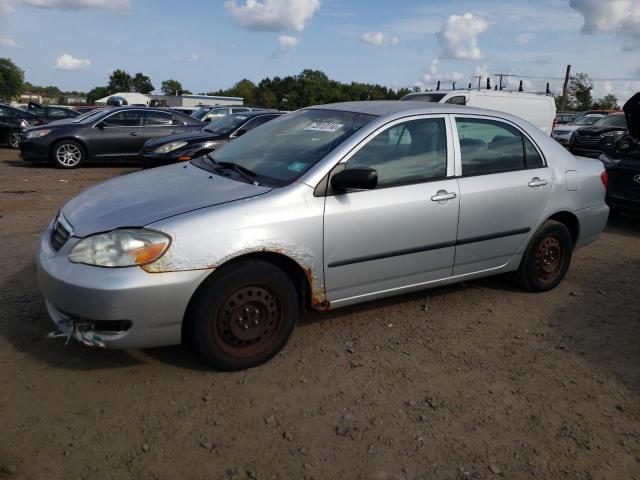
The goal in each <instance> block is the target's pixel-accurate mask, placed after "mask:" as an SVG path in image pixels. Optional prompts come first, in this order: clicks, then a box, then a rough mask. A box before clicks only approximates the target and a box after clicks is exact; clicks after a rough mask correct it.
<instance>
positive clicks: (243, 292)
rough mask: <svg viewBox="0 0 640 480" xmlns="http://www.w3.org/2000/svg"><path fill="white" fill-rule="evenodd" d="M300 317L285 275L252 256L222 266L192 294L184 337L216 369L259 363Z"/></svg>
mask: <svg viewBox="0 0 640 480" xmlns="http://www.w3.org/2000/svg"><path fill="white" fill-rule="evenodd" d="M299 316H300V300H299V298H298V292H297V290H296V287H295V285H294V284H293V282H292V281H291V279H290V278H289V276H288V275H287V274H286V273H284V272H283V271H282V270H280V269H279V268H277V267H276V266H275V265H272V264H271V263H268V262H264V261H260V260H253V261H241V262H238V263H236V264H232V265H229V266H227V267H222V269H221V270H220V271H219V272H216V273H215V274H214V275H213V276H212V277H210V278H209V279H208V280H207V281H206V283H205V284H204V285H203V288H201V290H200V291H199V292H198V293H197V296H196V298H195V299H194V305H193V308H192V309H191V315H190V318H187V322H188V325H187V329H186V334H187V335H189V336H190V338H188V339H187V340H188V341H189V343H190V344H191V345H193V346H194V347H195V349H196V351H197V352H198V353H199V354H200V356H201V357H202V358H203V359H204V360H206V361H207V362H208V363H209V364H210V365H212V366H213V367H214V368H216V369H218V370H226V371H235V370H243V369H246V368H252V367H256V366H258V365H261V364H263V363H265V362H266V361H268V360H269V359H271V358H272V357H273V356H275V355H276V354H277V353H278V352H279V351H280V350H282V348H283V347H284V346H285V344H286V343H287V341H288V339H289V337H290V336H291V333H292V332H293V328H294V326H295V324H296V322H297V321H298V318H299Z"/></svg>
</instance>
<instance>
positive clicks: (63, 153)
mask: <svg viewBox="0 0 640 480" xmlns="http://www.w3.org/2000/svg"><path fill="white" fill-rule="evenodd" d="M86 157H87V153H86V152H85V150H84V147H83V146H82V145H81V144H79V143H78V142H75V141H73V140H62V141H60V142H58V143H56V144H55V145H54V147H53V150H52V151H51V161H52V162H53V163H54V164H55V166H56V167H58V168H65V169H71V168H78V167H79V166H80V165H82V164H83V163H84V161H85V160H86Z"/></svg>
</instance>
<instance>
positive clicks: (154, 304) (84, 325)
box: [36, 225, 211, 348]
mask: <svg viewBox="0 0 640 480" xmlns="http://www.w3.org/2000/svg"><path fill="white" fill-rule="evenodd" d="M50 237H51V225H49V226H48V227H47V229H46V230H45V232H44V234H43V235H42V237H41V239H40V245H39V249H38V252H37V256H36V266H37V270H38V284H39V287H40V291H41V292H42V295H43V296H44V298H45V300H46V304H47V310H48V311H49V315H50V316H51V318H52V320H53V322H54V324H55V325H56V328H57V329H58V331H60V332H61V333H62V334H64V335H65V336H69V337H73V338H75V339H76V340H79V341H81V342H82V343H84V344H86V345H94V346H104V347H108V348H147V347H157V346H163V345H175V344H179V343H180V342H181V332H182V321H183V318H184V315H185V312H186V309H187V305H188V303H189V300H190V299H191V297H192V296H193V294H194V292H195V291H196V289H197V288H198V286H199V285H200V283H201V282H202V281H203V280H204V279H205V278H206V277H207V276H208V275H209V273H210V272H211V270H192V271H184V272H166V273H147V272H145V271H144V270H142V269H141V268H138V267H127V268H101V267H93V266H89V265H82V264H75V263H72V262H70V261H69V260H68V258H67V257H68V253H69V251H70V250H71V248H72V247H73V245H75V244H76V243H77V242H78V241H79V239H78V238H76V237H71V238H70V239H69V240H68V241H67V242H66V243H65V244H64V245H63V246H62V248H61V249H60V250H59V251H58V252H55V251H54V250H53V248H51V245H50V243H49V239H50ZM113 324H126V325H127V328H126V329H124V330H123V331H114V330H115V329H111V328H110V329H109V330H100V328H101V327H100V325H113Z"/></svg>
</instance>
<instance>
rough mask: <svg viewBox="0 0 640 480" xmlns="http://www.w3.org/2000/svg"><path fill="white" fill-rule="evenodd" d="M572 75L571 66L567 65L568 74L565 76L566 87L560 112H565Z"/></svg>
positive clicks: (563, 91)
mask: <svg viewBox="0 0 640 480" xmlns="http://www.w3.org/2000/svg"><path fill="white" fill-rule="evenodd" d="M570 75H571V65H567V73H565V74H564V85H563V87H562V101H561V102H560V111H561V112H562V111H564V106H565V104H566V101H567V87H568V86H569V76H570Z"/></svg>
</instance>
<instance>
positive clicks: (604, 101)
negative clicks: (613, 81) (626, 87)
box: [591, 93, 620, 110]
mask: <svg viewBox="0 0 640 480" xmlns="http://www.w3.org/2000/svg"><path fill="white" fill-rule="evenodd" d="M591 108H593V109H597V110H618V109H620V106H619V105H618V99H617V98H616V96H615V95H614V94H612V93H610V94H609V95H605V96H604V98H601V99H600V100H596V101H595V102H593V105H592V107H591Z"/></svg>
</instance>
